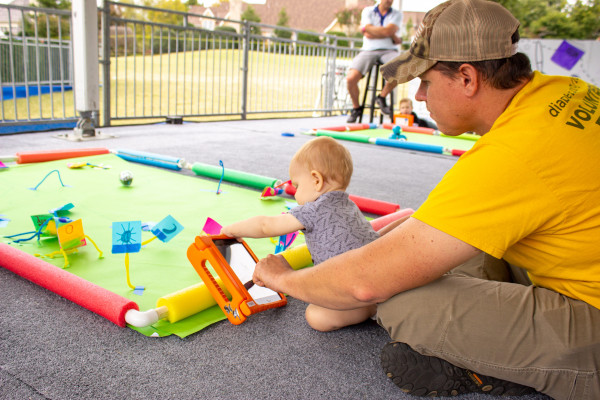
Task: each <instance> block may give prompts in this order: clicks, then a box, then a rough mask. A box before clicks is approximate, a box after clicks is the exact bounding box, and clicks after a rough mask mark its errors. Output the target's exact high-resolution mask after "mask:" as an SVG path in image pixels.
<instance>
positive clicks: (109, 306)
mask: <svg viewBox="0 0 600 400" xmlns="http://www.w3.org/2000/svg"><path fill="white" fill-rule="evenodd" d="M0 266H2V267H4V268H6V269H8V270H9V271H12V272H14V273H15V274H17V275H20V276H22V277H23V278H25V279H28V280H30V281H31V282H33V283H35V284H37V285H39V286H41V287H43V288H46V289H48V290H50V291H52V292H54V293H56V294H58V295H60V296H62V297H64V298H65V299H67V300H71V301H72V302H73V303H76V304H79V305H80V306H82V307H84V308H87V309H88V310H90V311H92V312H94V313H96V314H98V315H100V316H102V317H104V318H106V319H108V320H109V321H112V322H114V323H115V324H117V325H119V326H121V327H125V313H126V312H127V311H128V310H131V309H134V310H139V307H138V305H137V304H136V303H135V302H133V301H131V300H129V299H126V298H125V297H122V296H119V295H118V294H115V293H113V292H111V291H109V290H106V289H104V288H102V287H100V286H97V285H95V284H93V283H91V282H88V281H86V280H85V279H82V278H80V277H78V276H77V275H73V274H71V273H69V272H67V271H66V270H64V269H61V268H60V267H57V266H54V265H52V264H49V263H47V262H46V261H43V260H40V259H39V258H37V257H34V256H32V255H30V254H27V253H24V252H22V251H20V250H17V249H15V248H13V247H11V246H9V245H7V244H4V243H0ZM100 267H101V266H100V265H98V268H100ZM90 268H93V267H90Z"/></svg>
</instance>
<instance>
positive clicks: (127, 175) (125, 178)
mask: <svg viewBox="0 0 600 400" xmlns="http://www.w3.org/2000/svg"><path fill="white" fill-rule="evenodd" d="M119 180H120V181H121V183H122V184H123V185H125V186H130V185H131V182H133V173H132V172H131V171H127V170H125V171H121V173H120V174H119Z"/></svg>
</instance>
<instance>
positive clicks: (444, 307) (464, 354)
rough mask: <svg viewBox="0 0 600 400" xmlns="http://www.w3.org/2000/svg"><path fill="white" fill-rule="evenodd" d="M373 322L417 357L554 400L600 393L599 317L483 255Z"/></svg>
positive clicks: (387, 306)
mask: <svg viewBox="0 0 600 400" xmlns="http://www.w3.org/2000/svg"><path fill="white" fill-rule="evenodd" d="M377 321H378V322H379V324H380V325H381V326H382V327H384V328H385V329H386V330H387V331H388V333H389V334H390V336H391V338H392V339H393V340H394V341H398V342H403V343H407V344H408V345H409V346H411V347H412V348H413V349H414V350H416V351H418V352H419V353H422V354H425V355H429V356H434V357H438V358H442V359H444V360H447V361H448V362H450V363H452V364H454V365H457V366H459V367H462V368H467V369H469V370H472V371H475V372H478V373H480V374H483V375H489V376H494V377H496V378H500V379H504V380H508V381H512V382H517V383H520V384H523V385H526V386H530V387H533V388H535V389H536V390H538V391H540V392H542V393H545V394H547V395H549V396H552V397H554V398H555V399H577V400H580V399H597V398H598V396H599V394H600V374H599V369H600V310H598V309H597V308H595V307H593V306H590V305H589V304H587V303H585V302H583V301H579V300H575V299H572V298H570V297H567V296H564V295H561V294H559V293H557V292H554V291H552V290H548V289H544V288H540V287H534V286H531V284H530V282H529V280H528V278H527V276H526V274H524V273H523V270H522V269H520V268H515V267H512V266H510V265H509V264H508V263H506V262H504V261H502V260H498V259H495V258H493V257H491V256H488V255H485V254H482V255H481V256H478V257H475V258H474V259H473V260H471V261H469V262H468V263H466V264H464V265H462V266H460V267H458V268H456V269H455V270H453V271H452V272H450V273H448V274H446V275H444V276H443V277H441V278H439V279H438V280H436V281H434V282H432V283H430V284H428V285H426V286H423V287H420V288H416V289H412V290H408V291H406V292H403V293H400V294H398V295H396V296H394V297H392V298H390V299H389V300H387V301H385V302H384V303H381V304H380V305H379V306H378V308H377Z"/></svg>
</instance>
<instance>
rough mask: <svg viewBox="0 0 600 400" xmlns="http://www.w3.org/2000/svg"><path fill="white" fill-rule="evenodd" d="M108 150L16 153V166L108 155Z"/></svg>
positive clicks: (90, 149) (100, 148)
mask: <svg viewBox="0 0 600 400" xmlns="http://www.w3.org/2000/svg"><path fill="white" fill-rule="evenodd" d="M108 153H109V150H108V149H105V148H102V147H96V148H88V149H61V150H46V151H34V152H30V153H17V164H27V163H37V162H45V161H54V160H64V159H66V158H75V157H85V156H95V155H98V154H108Z"/></svg>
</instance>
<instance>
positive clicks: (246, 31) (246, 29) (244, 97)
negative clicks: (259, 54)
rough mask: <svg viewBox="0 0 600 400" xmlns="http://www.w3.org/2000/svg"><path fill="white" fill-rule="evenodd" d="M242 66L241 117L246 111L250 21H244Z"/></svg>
mask: <svg viewBox="0 0 600 400" xmlns="http://www.w3.org/2000/svg"><path fill="white" fill-rule="evenodd" d="M243 29H244V67H243V69H242V119H246V113H247V112H248V109H247V108H248V58H249V49H250V22H249V21H248V20H246V21H244V25H243Z"/></svg>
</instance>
